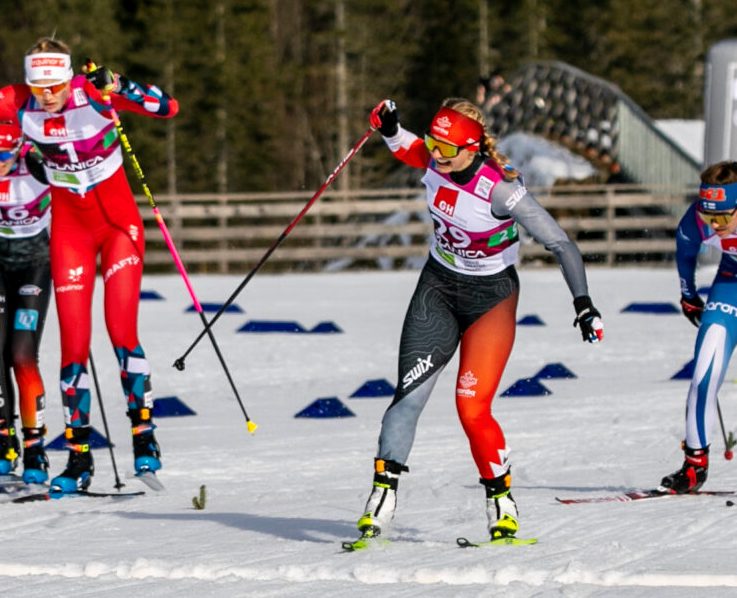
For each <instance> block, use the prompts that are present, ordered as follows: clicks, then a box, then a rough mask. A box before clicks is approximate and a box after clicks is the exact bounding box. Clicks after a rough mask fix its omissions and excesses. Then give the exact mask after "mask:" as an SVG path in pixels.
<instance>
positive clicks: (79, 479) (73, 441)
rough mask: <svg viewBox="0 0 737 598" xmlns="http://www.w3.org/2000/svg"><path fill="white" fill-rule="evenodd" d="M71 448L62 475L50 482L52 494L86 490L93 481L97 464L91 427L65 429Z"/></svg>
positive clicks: (69, 447)
mask: <svg viewBox="0 0 737 598" xmlns="http://www.w3.org/2000/svg"><path fill="white" fill-rule="evenodd" d="M64 436H65V437H66V439H67V445H66V446H67V448H68V449H69V460H68V461H67V467H66V469H65V470H64V471H63V472H62V473H61V475H58V476H56V477H55V478H53V479H52V480H51V482H50V488H49V492H50V493H52V494H68V493H72V492H77V491H78V490H86V489H87V488H88V487H89V485H90V484H91V483H92V476H93V475H94V473H95V466H94V462H93V459H92V453H91V452H90V444H89V442H88V440H89V437H90V429H89V428H67V429H66V430H65V431H64Z"/></svg>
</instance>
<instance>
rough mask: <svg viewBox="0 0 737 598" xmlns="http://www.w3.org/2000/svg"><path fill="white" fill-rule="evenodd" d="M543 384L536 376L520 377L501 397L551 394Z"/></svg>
mask: <svg viewBox="0 0 737 598" xmlns="http://www.w3.org/2000/svg"><path fill="white" fill-rule="evenodd" d="M551 394H553V393H552V392H550V391H549V390H548V389H547V388H545V386H543V385H542V384H541V383H540V381H539V380H538V379H537V378H520V379H519V380H517V382H515V383H514V384H512V386H510V387H509V388H508V389H507V390H505V391H504V392H503V393H502V394H501V396H503V397H540V396H543V395H551Z"/></svg>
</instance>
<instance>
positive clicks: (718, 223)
mask: <svg viewBox="0 0 737 598" xmlns="http://www.w3.org/2000/svg"><path fill="white" fill-rule="evenodd" d="M735 212H737V208H735V209H734V210H732V211H730V212H701V211H699V210H696V213H697V214H698V215H699V218H701V220H702V222H704V223H706V224H710V225H711V226H713V227H715V228H722V227H725V226H727V225H729V223H730V222H732V218H734V214H735Z"/></svg>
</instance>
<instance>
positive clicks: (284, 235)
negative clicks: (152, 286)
mask: <svg viewBox="0 0 737 598" xmlns="http://www.w3.org/2000/svg"><path fill="white" fill-rule="evenodd" d="M373 132H374V129H373V128H369V129H367V130H366V132H365V133H364V134H363V136H362V137H361V138H360V139H359V140H358V142H357V143H356V144H355V145H354V146H353V147H352V148H351V149H350V150H349V152H348V153H347V154H346V155H345V157H344V158H343V159H342V160H341V161H340V163H339V164H338V165H337V166H336V167H335V170H333V172H331V173H330V174H329V175H328V177H327V178H326V179H325V182H324V183H323V184H322V186H321V187H320V188H319V189H318V190H317V191H316V192H315V194H314V195H313V196H312V197H311V198H310V199H309V201H308V202H307V203H306V204H305V205H304V207H303V208H302V210H301V211H300V212H299V214H297V216H296V217H295V218H294V219H293V220H292V221H291V222H290V223H289V224H288V225H287V227H286V228H285V229H284V230H283V231H282V233H281V234H280V235H279V236H278V237H277V239H276V241H274V242H273V243H272V244H271V246H270V247H269V248H268V249H267V250H266V252H265V253H264V254H263V255H262V256H261V259H259V261H258V262H257V263H256V265H255V266H254V267H253V268H252V269H251V271H250V272H249V273H248V274H247V275H246V277H245V278H244V279H243V281H242V282H241V283H240V284H239V285H238V287H237V288H236V289H235V291H233V293H232V294H231V295H230V297H228V299H227V301H226V302H225V303H224V304H223V305H222V306H221V307H220V309H219V310H218V312H217V313H216V314H215V315H214V316H213V317H212V319H211V320H210V322H209V324H206V325H205V328H204V329H203V330H202V331H201V332H200V334H199V336H197V338H196V339H195V340H194V341H193V342H192V344H191V345H190V346H189V348H188V349H187V350H186V351H185V352H184V353H183V354H182V356H181V357H179V359H177V360H176V361H175V362H174V367H175V368H177V369H178V370H180V371H181V370H183V369H184V360H185V359H186V358H187V356H188V355H189V354H190V353H191V352H192V350H193V349H194V348H195V347H196V346H197V343H199V342H200V340H202V337H203V336H204V335H205V334H206V333H207V332H209V331H210V329H211V328H212V326H213V325H214V324H215V322H217V320H218V318H220V316H221V315H222V314H223V312H225V310H226V309H227V308H228V306H229V305H230V304H231V303H233V301H234V300H235V298H236V297H237V296H238V294H239V293H240V292H241V291H242V290H243V288H244V287H245V286H246V285H247V284H248V283H249V281H250V280H251V279H252V278H253V276H254V275H255V274H256V272H258V271H259V269H260V268H261V266H263V265H264V264H265V263H266V260H268V259H269V257H270V256H271V254H272V253H274V251H276V248H277V247H279V245H281V243H282V242H283V241H284V239H286V238H287V236H288V235H289V233H290V232H292V229H293V228H294V227H295V226H297V223H298V222H299V221H300V220H302V217H303V216H304V215H305V214H306V213H307V211H308V210H309V209H310V208H311V207H312V205H313V204H314V203H315V202H316V201H317V200H318V198H319V197H320V196H321V195H322V193H323V191H325V189H327V188H328V187H329V186H330V184H331V183H332V182H333V181H334V180H335V178H336V177H337V176H338V174H340V171H341V170H343V168H345V165H346V164H348V162H350V161H351V159H352V158H353V156H355V155H356V154H357V153H358V151H359V150H360V149H361V148H362V147H363V145H364V143H366V141H368V138H369V137H370V136H371V133H373Z"/></svg>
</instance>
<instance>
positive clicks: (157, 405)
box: [153, 397, 197, 417]
mask: <svg viewBox="0 0 737 598" xmlns="http://www.w3.org/2000/svg"><path fill="white" fill-rule="evenodd" d="M180 415H197V413H195V412H194V411H192V409H190V408H189V407H187V405H185V404H184V403H183V402H182V400H181V399H180V398H179V397H161V398H158V399H154V409H153V416H154V417H177V416H180Z"/></svg>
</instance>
